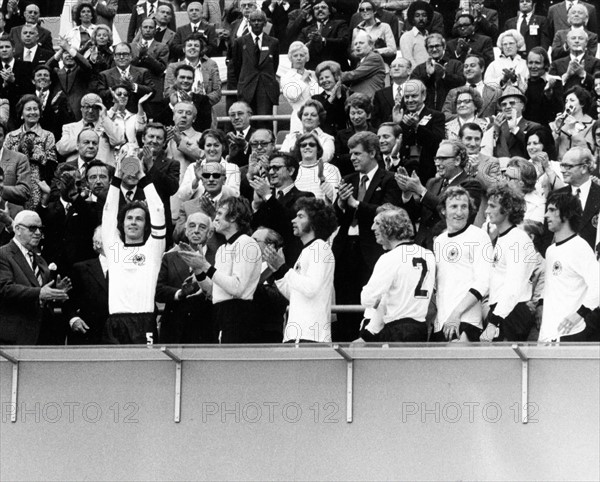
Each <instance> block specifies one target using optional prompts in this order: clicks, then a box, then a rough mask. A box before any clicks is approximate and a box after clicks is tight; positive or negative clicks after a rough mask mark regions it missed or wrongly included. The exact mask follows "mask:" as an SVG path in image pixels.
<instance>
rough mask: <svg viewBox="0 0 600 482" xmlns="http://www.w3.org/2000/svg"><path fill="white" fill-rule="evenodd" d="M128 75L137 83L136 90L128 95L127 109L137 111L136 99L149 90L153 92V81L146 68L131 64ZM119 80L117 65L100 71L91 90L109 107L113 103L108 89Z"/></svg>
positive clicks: (113, 86)
mask: <svg viewBox="0 0 600 482" xmlns="http://www.w3.org/2000/svg"><path fill="white" fill-rule="evenodd" d="M129 75H130V76H131V80H132V82H133V83H135V84H137V86H138V88H137V92H135V93H132V95H130V96H129V102H127V110H128V111H129V112H133V113H134V114H135V113H136V112H137V110H138V109H137V102H138V99H139V98H140V97H142V96H144V95H146V94H147V93H149V92H153V91H154V89H155V85H154V82H153V81H152V77H151V75H150V71H149V70H148V69H144V68H141V67H135V66H134V65H131V66H130V67H129ZM120 82H121V74H120V73H119V69H118V68H117V67H113V68H112V69H108V70H105V71H104V72H100V77H99V78H98V79H97V80H95V81H93V82H92V85H91V89H90V90H91V91H92V92H96V93H97V94H98V95H99V96H100V97H102V101H103V103H104V105H105V106H106V107H107V108H110V107H111V106H112V104H113V98H112V94H111V93H110V90H109V89H111V88H112V89H114V88H115V86H116V85H117V84H119V83H120Z"/></svg>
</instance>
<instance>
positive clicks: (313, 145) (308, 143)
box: [300, 142, 317, 147]
mask: <svg viewBox="0 0 600 482" xmlns="http://www.w3.org/2000/svg"><path fill="white" fill-rule="evenodd" d="M300 147H317V143H316V142H301V143H300Z"/></svg>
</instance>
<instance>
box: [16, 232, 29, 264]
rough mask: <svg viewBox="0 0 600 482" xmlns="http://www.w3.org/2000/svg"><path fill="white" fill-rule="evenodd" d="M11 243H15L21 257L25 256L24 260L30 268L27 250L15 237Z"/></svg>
mask: <svg viewBox="0 0 600 482" xmlns="http://www.w3.org/2000/svg"><path fill="white" fill-rule="evenodd" d="M13 241H14V242H15V244H16V245H17V247H18V248H19V249H20V250H21V253H23V256H25V259H26V260H27V262H28V263H29V266H31V260H30V259H29V250H28V249H27V248H26V247H25V246H23V245H22V244H21V242H20V241H19V240H18V239H17V237H16V236H15V237H13ZM32 251H33V250H32Z"/></svg>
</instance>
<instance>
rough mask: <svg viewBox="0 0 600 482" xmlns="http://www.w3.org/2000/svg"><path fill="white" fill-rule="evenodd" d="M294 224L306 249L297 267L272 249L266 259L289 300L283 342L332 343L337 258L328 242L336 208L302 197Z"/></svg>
mask: <svg viewBox="0 0 600 482" xmlns="http://www.w3.org/2000/svg"><path fill="white" fill-rule="evenodd" d="M296 208H297V210H298V211H297V214H296V217H295V218H294V220H293V221H292V224H293V226H294V235H295V236H297V237H298V238H300V241H301V242H302V244H303V246H304V249H303V250H302V252H301V253H300V257H299V258H298V261H297V262H296V264H295V265H294V266H295V268H294V269H292V267H291V266H290V265H289V264H287V261H286V259H285V257H284V256H283V255H282V254H281V252H280V251H279V252H278V251H275V249H273V247H266V248H265V258H266V261H267V264H268V265H269V268H270V269H271V270H272V271H273V272H274V276H275V280H276V281H275V285H276V286H277V288H278V289H279V291H280V292H281V293H282V294H283V296H285V297H286V298H287V299H288V300H290V307H289V312H288V319H287V324H286V326H285V330H284V335H283V342H284V343H304V342H330V341H331V301H332V299H333V272H334V269H335V259H334V256H333V254H332V252H331V247H330V245H329V244H328V243H327V239H328V238H329V237H330V236H331V235H332V234H333V232H334V231H335V229H336V228H337V221H336V217H335V213H334V212H333V208H332V207H331V206H329V205H327V204H326V203H325V202H324V201H323V200H320V199H308V198H301V199H299V200H298V202H297V203H296Z"/></svg>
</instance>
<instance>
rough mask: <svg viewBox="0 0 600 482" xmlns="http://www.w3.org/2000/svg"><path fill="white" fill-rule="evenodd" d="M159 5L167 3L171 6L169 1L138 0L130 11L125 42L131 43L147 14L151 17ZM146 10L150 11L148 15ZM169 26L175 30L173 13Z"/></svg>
mask: <svg viewBox="0 0 600 482" xmlns="http://www.w3.org/2000/svg"><path fill="white" fill-rule="evenodd" d="M161 5H168V6H169V8H172V5H171V2H166V1H165V2H163V1H161V0H139V1H138V2H137V4H136V5H135V7H134V8H133V10H132V12H131V17H130V18H129V28H128V29H127V42H128V43H131V42H132V41H133V38H134V37H135V35H136V33H137V31H138V30H139V28H140V27H141V26H142V22H143V21H144V19H145V18H147V17H148V16H150V17H153V16H155V15H156V14H157V10H158V8H159V7H160V6H161ZM148 12H151V13H150V15H148ZM169 28H170V29H171V30H173V31H175V29H176V26H175V15H172V16H171V19H170V21H169Z"/></svg>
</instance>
